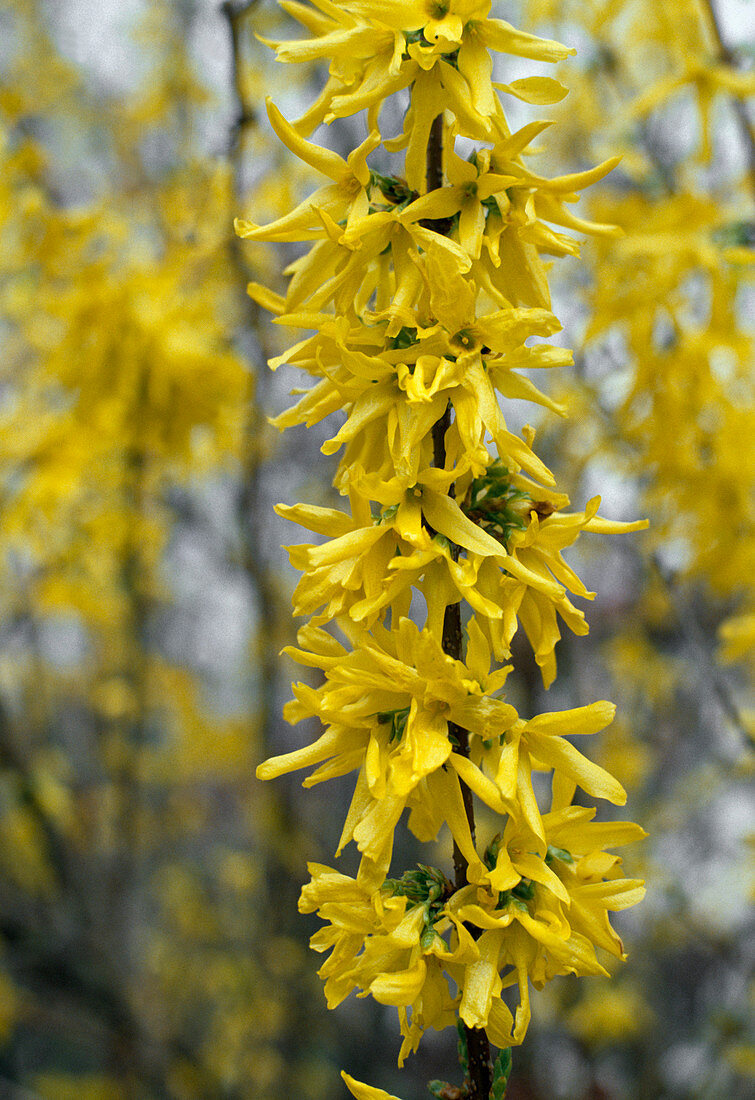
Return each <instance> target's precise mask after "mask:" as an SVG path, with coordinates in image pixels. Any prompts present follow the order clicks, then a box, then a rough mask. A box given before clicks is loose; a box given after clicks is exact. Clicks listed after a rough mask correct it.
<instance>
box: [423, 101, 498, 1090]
mask: <svg viewBox="0 0 755 1100" xmlns="http://www.w3.org/2000/svg"><path fill="white" fill-rule="evenodd" d="M442 186H443V115H438V117H437V118H436V119H435V120H434V122H433V125H432V128H431V130H430V140H429V143H428V147H427V189H428V191H434V190H437V188H439V187H442ZM450 426H451V405H450V403H449V404H448V405H447V406H446V411H445V412H444V414H443V416H442V417H441V418H440V420H438V421H437V422H436V423H435V424H434V425H433V463H434V465H435V466H438V467H441V468H443V467H444V466H445V464H446V443H445V440H446V432H447V431H448V429H449V427H450ZM449 492H451V493H452V492H453V486H452V487H451V489H450V490H449ZM451 556H452V557H453V559H454V561H458V558H459V547H458V546H455V545H452V546H451ZM442 644H443V652H444V653H447V654H448V655H449V656H450V657H453V658H454V659H455V660H457V661H460V660H462V658H463V643H462V633H461V606H460V604H459V603H454V604H449V605H448V606H447V607H446V610H445V614H444V616H443V643H442ZM448 732H449V735H450V736H451V737H452V738H454V739H455V740H456V741H458V745H459V748H458V751H459V753H460V754H461V755H462V756H467V757H468V756H469V734H468V732H467V730H465V729H462V728H461V727H460V726H457V725H456V723H455V722H449V724H448ZM459 782H460V784H461V793H462V798H463V800H464V809H465V810H466V814H467V820H468V821H469V829H470V832H471V834H472V842H473V843H474V841H475V818H474V802H473V798H472V792H471V790H470V789H469V787H468V786H467V785H466V783H464V782H463V780H459ZM453 860H454V879H455V886H456V889H457V890H461V889H463V887H465V886H466V885H467V881H468V880H467V868H468V863H467V860H466V858H465V856H464V854H463V853H462V852H461V851H460V850H459V847H458V845H457V844H456V842H455V841H454V850H453ZM473 934H474V933H473ZM464 1031H465V1033H466V1038H467V1050H468V1054H469V1081H468V1085H469V1092H468V1096H469V1100H488V1097H489V1095H490V1089H491V1087H492V1084H493V1066H492V1062H491V1060H490V1042H489V1041H488V1037H487V1034H486V1033H485V1031H484V1030H482V1029H478V1028H474V1027H467V1026H466V1024H465V1025H464Z"/></svg>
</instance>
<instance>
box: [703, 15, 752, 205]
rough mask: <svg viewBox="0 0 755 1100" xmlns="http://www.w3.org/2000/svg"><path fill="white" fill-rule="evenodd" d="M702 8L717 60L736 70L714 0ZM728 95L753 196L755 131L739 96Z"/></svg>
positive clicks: (734, 60)
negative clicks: (743, 144) (737, 124)
mask: <svg viewBox="0 0 755 1100" xmlns="http://www.w3.org/2000/svg"><path fill="white" fill-rule="evenodd" d="M702 7H703V10H704V12H705V14H706V16H707V21H708V26H709V28H710V32H711V35H712V36H713V41H714V42H715V46H716V58H717V60H718V61H722V62H723V63H724V64H725V65H729V66H730V67H731V68H732V69H735V70H738V68H739V58H738V57H737V55H736V52H735V51H734V50H733V49H732V48H731V47H730V46H729V45H727V43H726V42H725V41H724V38H723V34H722V32H721V23H720V20H719V18H718V12H717V11H716V5H715V0H702ZM730 94H731V99H732V106H733V108H734V113H735V115H736V116H737V122H738V123H739V128H740V130H741V131H742V137H743V139H744V143H745V147H746V150H747V165H748V170H747V173H748V176H749V180H750V187H751V188H752V192H753V196H755V129H754V128H753V125H752V122H751V121H750V117H749V115H748V114H747V107H746V106H745V104H744V101H743V100H742V99H740V97H739V96H737V95H734V94H733V93H730Z"/></svg>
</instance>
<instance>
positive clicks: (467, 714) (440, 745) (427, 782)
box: [257, 619, 517, 878]
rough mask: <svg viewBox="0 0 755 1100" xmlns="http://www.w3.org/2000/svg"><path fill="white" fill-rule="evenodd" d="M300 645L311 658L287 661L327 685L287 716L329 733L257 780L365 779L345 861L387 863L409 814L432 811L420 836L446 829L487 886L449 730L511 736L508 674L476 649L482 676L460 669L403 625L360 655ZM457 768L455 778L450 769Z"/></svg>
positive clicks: (365, 645) (310, 638) (302, 692)
mask: <svg viewBox="0 0 755 1100" xmlns="http://www.w3.org/2000/svg"><path fill="white" fill-rule="evenodd" d="M300 639H301V641H302V643H303V644H306V645H307V646H308V647H309V648H308V649H306V650H297V649H289V650H287V652H288V653H289V654H290V655H291V656H292V657H294V658H295V659H296V660H299V661H301V663H303V664H306V665H309V666H312V667H316V668H321V669H322V670H323V671H324V673H325V683H324V684H323V685H322V687H320V688H317V689H313V688H311V687H309V686H308V685H306V684H296V685H295V686H294V694H295V700H294V701H292V702H291V703H289V704H287V706H286V708H285V711H284V714H285V716H286V717H287V718H288V720H289V721H292V722H298V721H300V720H301V719H302V718H305V717H310V716H317V717H318V718H319V719H320V721H321V722H322V723H323V725H324V726H325V732H324V733H323V734H322V736H321V737H319V738H318V740H317V741H315V742H314V744H312V745H308V746H305V747H304V748H301V749H296V750H294V751H293V752H289V753H286V754H284V755H283V756H278V757H273V758H272V759H270V760H268V761H266V762H265V763H264V764H261V765H260V766H259V768H258V769H257V775H258V777H259V778H261V779H273V778H276V777H277V776H279V775H283V774H286V773H287V772H290V771H294V770H296V769H298V768H303V767H308V766H311V765H315V764H316V765H319V767H317V769H316V770H315V772H314V773H313V774H312V775H310V776H309V777H308V778H307V779H305V781H304V785H305V786H312V785H313V784H315V783H319V782H322V781H323V780H326V779H331V778H333V777H334V776H338V775H344V774H346V773H347V772H350V771H353V770H355V769H359V776H358V779H357V784H356V788H355V791H354V796H353V799H352V803H351V808H350V810H349V813H348V816H347V820H346V824H345V826H344V830H343V833H342V835H341V839H340V842H339V848H338V850H339V852H340V850H341V848H342V847H343V846H344V845H345V844H347V843H348V842H349V841H350V840H352V839H353V840H354V841H355V842H356V843H357V846H358V848H359V850H360V851H361V852H362V853H363V854H365V855H366V856H368V857H369V858H370V859H372V860H373V861H375V862H378V861H379V860H380V859H381V858H382V855H383V854H384V853H385V851H386V850H387V849H388V848H389V845H390V843H391V840H392V836H393V829H394V827H395V825H396V824H397V822H398V820H399V818H400V816H401V814H402V812H403V811H404V809H405V808H406V807H407V806H410V807H414V806H415V805H416V804H418V803H422V804H424V810H423V809H420V811H419V813H418V815H417V816H416V818H415V819H414V824H416V825H417V828H418V829H419V830H420V831H422V832H423V833H424V832H425V830H426V828H427V827H428V825H427V822H428V816H429V818H430V819H431V820H432V821H433V822H434V832H435V833H437V832H438V829H439V828H440V827H441V825H442V824H443V823H444V822H445V823H447V824H448V826H449V828H450V830H451V833H452V835H453V837H454V839H455V840H456V843H457V844H458V845H459V847H460V848H461V849H462V850H463V851H464V852H465V854H466V856H467V859H468V861H469V863H470V865H471V868H470V874H471V875H472V876H473V877H476V878H479V877H480V876H481V875H482V874H484V868H483V866H482V863H481V861H480V859H479V856H477V854H476V852H475V849H474V845H473V844H472V840H471V835H470V832H469V825H468V823H467V819H466V814H465V812H464V808H463V805H462V802H461V793H460V787H459V782H458V779H457V778H456V771H457V770H458V764H457V763H456V755H457V754H454V753H453V749H454V743H453V740H452V737H451V735H450V733H449V723H455V724H456V725H458V726H460V727H461V728H463V729H467V730H470V731H471V732H472V733H474V734H477V735H478V736H479V737H481V738H488V737H491V736H496V735H498V734H499V733H502V731H504V730H506V729H508V728H509V727H511V726H512V724H513V723H514V722H516V719H517V715H516V711H515V710H514V708H513V707H511V706H509V705H508V704H507V703H504V702H503V701H502V700H500V699H497V698H494V697H493V696H492V695H491V694H490V693H491V692H495V691H497V690H498V689H499V688H500V687H501V685H502V684H503V683H504V682H505V679H506V676H507V675H508V672H509V669H508V668H504V669H501V670H499V671H497V672H493V673H491V672H490V670H489V662H488V665H487V667H484V668H483V667H482V665H481V663H480V659H481V657H482V652H481V651H480V650H479V649H478V648H476V647H474V646H473V647H471V648H472V652H471V656H470V660H471V662H472V666H473V667H471V668H470V666H469V665H467V664H464V663H463V662H461V661H455V660H454V659H453V658H451V657H449V656H448V655H447V654H445V653H444V652H443V650H442V648H441V646H440V644H439V642H438V641H437V640H436V639H435V638H434V636H433V635H432V634H431V633H429V632H428V631H426V630H425V631H420V630H418V629H417V627H416V626H415V625H414V623H412V622H411V621H410V620H409V619H401V620H400V621H399V622H398V623H397V624H396V625H395V626H394V627H393V629H392V630H391V631H388V630H385V629H384V628H383V627H380V626H379V625H376V626H375V627H374V628H373V634H372V636H370V635H366V634H361V635H360V636H359V637H358V639H356V640H355V642H354V648H353V650H352V651H351V652H347V651H346V650H345V649H343V647H341V646H340V645H339V643H338V642H336V641H335V640H334V639H333V638H331V637H330V635H328V634H325V632H324V631H322V630H316V629H315V628H312V627H305V628H303V630H302V631H300ZM480 640H481V639H480ZM483 644H484V643H483ZM461 759H463V758H461V757H459V760H461ZM449 760H450V761H451V763H453V764H454V769H451V770H447V769H445V768H444V765H445V764H446V763H447V762H448V761H449ZM487 796H488V800H489V801H491V800H492V801H494V802H495V806H496V809H497V810H498V811H499V812H505V811H506V809H507V807H506V805H505V804H504V802H503V801H502V799H501V798H500V796H497V798H496V792H495V788H494V787H493V785H492V784H489V788H488V790H487ZM409 825H410V828H411V827H412V825H413V821H412V818H410V821H409Z"/></svg>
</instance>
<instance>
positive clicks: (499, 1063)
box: [490, 1047, 512, 1100]
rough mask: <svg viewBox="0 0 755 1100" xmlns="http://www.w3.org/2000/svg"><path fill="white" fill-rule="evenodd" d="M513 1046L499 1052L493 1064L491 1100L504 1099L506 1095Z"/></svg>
mask: <svg viewBox="0 0 755 1100" xmlns="http://www.w3.org/2000/svg"><path fill="white" fill-rule="evenodd" d="M511 1065H512V1059H511V1047H506V1048H505V1049H504V1050H500V1051H499V1052H498V1057H497V1058H496V1060H495V1064H494V1066H493V1085H492V1088H491V1089H490V1100H503V1098H504V1097H505V1095H506V1086H507V1085H508V1083H509V1076H510V1074H511Z"/></svg>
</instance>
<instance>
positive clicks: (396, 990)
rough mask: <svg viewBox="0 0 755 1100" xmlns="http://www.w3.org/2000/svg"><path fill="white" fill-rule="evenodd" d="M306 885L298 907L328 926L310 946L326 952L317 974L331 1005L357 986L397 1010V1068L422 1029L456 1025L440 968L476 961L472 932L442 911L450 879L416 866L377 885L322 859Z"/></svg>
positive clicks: (445, 980) (312, 865)
mask: <svg viewBox="0 0 755 1100" xmlns="http://www.w3.org/2000/svg"><path fill="white" fill-rule="evenodd" d="M309 870H310V874H311V876H312V878H311V882H310V883H308V884H307V885H305V886H304V888H303V889H302V894H301V898H300V901H299V909H300V911H301V912H303V913H313V912H317V913H318V914H319V916H320V918H321V919H322V920H323V921H325V922H326V926H325V927H323V928H322V929H321V930H320V931H319V932H316V933H315V934H314V936H313V937H312V939H311V941H310V943H311V946H312V947H313V949H314V950H315V951H318V952H326V951H329V952H330V955H329V957H328V959H327V960H326V961H325V963H323V965H322V966H321V968H320V970H319V974H320V976H321V977H322V978H324V979H325V995H326V998H327V1001H328V1007H329V1008H335V1007H336V1006H337V1005H339V1004H340V1003H341V1002H342V1001H343V1000H344V999H345V998H346V997H347V996H348V995H349V993H350V992H351V991H352V990H354V989H358V990H360V991H361V993H360V995H361V996H365V995H366V994H367V993H369V994H370V995H371V996H373V997H374V998H375V999H376V1000H377V1001H378V1002H379V1003H380V1004H384V1005H392V1006H394V1007H395V1008H397V1009H398V1012H399V1022H400V1025H401V1033H402V1035H403V1036H404V1042H403V1044H402V1046H401V1051H400V1054H399V1065H402V1064H403V1061H404V1059H405V1057H406V1055H407V1054H408V1053H409V1052H410V1051H411V1050H416V1049H417V1045H418V1043H419V1040H420V1038H421V1036H422V1033H423V1032H424V1031H425V1030H426V1029H427V1028H428V1027H433V1028H435V1029H436V1030H441V1029H442V1028H444V1027H447V1026H449V1025H453V1023H454V1020H455V1003H454V998H453V997H452V995H451V993H450V990H449V985H448V979H447V978H446V976H445V973H444V971H445V969H446V968H447V967H448V965H449V964H451V963H453V964H456V965H458V966H464V965H465V964H466V963H467V962H469V961H470V960H472V959H474V958H476V956H477V948H476V946H475V943H474V940H473V939H472V936H471V935H470V933H469V932H468V931H467V929H466V928H464V926H463V925H462V924H461V922H460V921H459V920H458V919H457V918H456V917H455V916H454V915H453V914H450V913H447V912H445V910H444V899H445V896H446V894H447V893H448V892H449V890H450V884H449V883H448V882H447V881H446V880H445V878H444V876H443V875H442V874H441V873H440V872H437V871H436V870H435V869H434V868H428V867H425V866H420V867H418V869H417V870H416V871H414V872H407V873H406V874H405V875H404V876H403V877H402V879H399V880H391V881H389V882H386V883H385V885H384V887H383V888H382V889H381V890H370V889H368V888H365V887H364V886H363V885H362V884H361V883H360V882H359V879H358V878H357V879H352V878H350V877H349V876H347V875H342V874H339V873H338V872H337V871H334V870H332V869H331V868H329V867H326V866H323V865H322V864H310V865H309Z"/></svg>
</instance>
